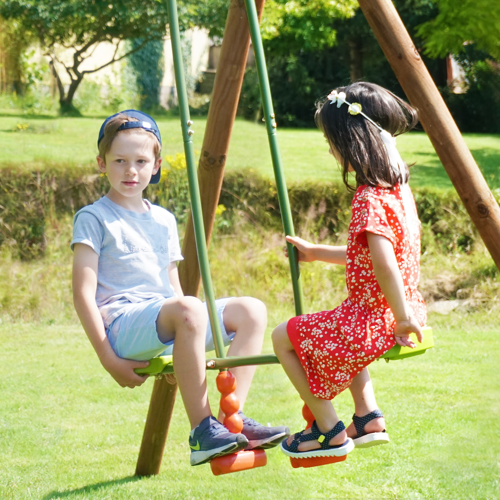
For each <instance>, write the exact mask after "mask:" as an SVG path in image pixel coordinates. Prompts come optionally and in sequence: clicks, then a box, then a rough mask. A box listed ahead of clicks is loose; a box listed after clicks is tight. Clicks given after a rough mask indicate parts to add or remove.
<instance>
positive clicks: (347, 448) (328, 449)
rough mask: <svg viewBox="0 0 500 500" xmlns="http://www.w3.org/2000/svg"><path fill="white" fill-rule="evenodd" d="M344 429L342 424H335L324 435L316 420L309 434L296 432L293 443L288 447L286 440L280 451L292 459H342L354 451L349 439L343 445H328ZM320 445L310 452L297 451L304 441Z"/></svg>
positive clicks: (282, 443)
mask: <svg viewBox="0 0 500 500" xmlns="http://www.w3.org/2000/svg"><path fill="white" fill-rule="evenodd" d="M344 430H345V427H344V424H343V422H337V424H336V425H335V427H334V428H333V429H332V430H331V431H329V432H326V433H324V434H323V433H322V432H321V431H320V430H319V429H318V426H317V424H316V420H315V421H314V422H313V424H312V426H311V432H310V433H309V434H304V431H302V432H298V433H297V434H295V435H294V436H293V438H294V439H293V441H292V442H291V444H290V445H288V444H287V442H286V441H287V440H286V439H285V440H284V441H282V442H281V451H282V452H283V453H284V454H285V455H288V456H289V457H294V458H310V457H343V456H344V455H347V454H348V453H350V452H351V451H352V450H353V449H354V443H353V442H352V439H351V438H347V440H346V441H345V442H344V444H341V445H339V446H330V445H329V444H328V443H329V442H330V439H332V438H333V437H335V436H336V435H337V434H339V433H340V432H342V431H344ZM315 440H317V441H318V442H319V443H320V446H321V448H319V449H317V450H310V451H299V444H300V443H304V442H306V441H315Z"/></svg>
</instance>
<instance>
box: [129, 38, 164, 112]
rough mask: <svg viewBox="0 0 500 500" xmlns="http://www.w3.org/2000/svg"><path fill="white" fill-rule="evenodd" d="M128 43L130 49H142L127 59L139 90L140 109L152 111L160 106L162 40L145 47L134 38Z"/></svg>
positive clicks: (150, 42)
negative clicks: (138, 47)
mask: <svg viewBox="0 0 500 500" xmlns="http://www.w3.org/2000/svg"><path fill="white" fill-rule="evenodd" d="M130 43H131V45H132V48H134V47H137V46H141V47H142V49H141V50H139V51H137V52H132V54H131V55H130V57H129V61H130V65H131V66H132V68H133V69H134V73H135V80H136V83H137V87H138V89H139V95H140V108H141V109H144V110H149V111H154V110H155V109H157V108H158V106H159V105H160V89H161V81H162V79H163V66H164V65H163V63H164V60H163V40H151V41H149V42H148V43H147V44H146V45H145V46H142V45H143V44H142V40H141V39H140V38H135V39H134V40H131V41H130Z"/></svg>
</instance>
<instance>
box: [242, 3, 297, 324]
mask: <svg viewBox="0 0 500 500" xmlns="http://www.w3.org/2000/svg"><path fill="white" fill-rule="evenodd" d="M245 7H246V10H247V15H248V22H249V25H250V37H251V39H252V45H253V50H254V53H255V62H256V65H257V74H258V75H259V83H260V94H261V97H262V107H263V108H264V117H265V122H266V129H267V136H268V138H269V146H270V148H271V158H272V161H273V169H274V177H275V179H276V188H277V190H278V201H279V205H280V210H281V218H282V220H283V228H284V230H285V234H287V235H290V236H295V232H294V228H293V219H292V212H291V210H290V201H289V199H288V191H287V189H286V182H285V176H284V174H283V167H282V163H281V156H280V151H279V147H278V137H277V135H276V127H277V125H276V120H275V114H274V110H273V103H272V99H271V87H270V86H269V78H268V75H267V67H266V59H265V55H264V48H263V46H262V38H261V36H260V29H259V18H258V15H257V9H256V7H255V1H254V0H245ZM286 246H287V250H288V258H289V261H290V272H291V275H292V286H293V296H294V299H295V313H296V315H297V316H299V315H300V314H303V312H304V297H303V294H302V281H301V278H300V269H299V260H298V253H297V249H296V248H295V247H294V246H293V245H291V244H290V243H288V242H287V244H286Z"/></svg>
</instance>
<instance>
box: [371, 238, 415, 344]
mask: <svg viewBox="0 0 500 500" xmlns="http://www.w3.org/2000/svg"><path fill="white" fill-rule="evenodd" d="M366 236H367V239H368V247H369V248H370V255H371V259H372V263H373V271H374V272H375V277H376V278H377V281H378V284H379V285H380V289H381V290H382V293H383V294H384V297H385V299H386V300H387V303H388V304H389V307H390V308H391V311H392V314H393V315H394V319H395V320H396V329H395V330H394V336H395V338H396V342H397V343H398V344H399V345H402V346H409V347H415V343H414V342H412V341H411V340H410V333H416V334H417V339H418V341H419V342H422V340H423V335H422V328H421V327H420V325H419V324H418V322H417V320H416V319H415V317H414V316H413V314H412V312H411V310H410V308H409V307H408V304H407V302H406V297H405V290H404V283H403V278H402V276H401V271H400V270H399V266H398V262H397V260H396V254H395V253H394V248H393V246H392V243H391V242H390V241H389V240H388V239H387V238H386V237H385V236H381V235H379V234H375V233H370V232H368V231H367V233H366Z"/></svg>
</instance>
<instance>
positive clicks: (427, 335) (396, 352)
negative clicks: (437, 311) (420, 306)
mask: <svg viewBox="0 0 500 500" xmlns="http://www.w3.org/2000/svg"><path fill="white" fill-rule="evenodd" d="M422 333H423V334H424V340H423V342H422V343H421V344H420V343H419V342H418V341H417V336H416V335H415V334H414V333H412V334H411V335H410V338H411V339H412V340H413V342H415V344H416V347H415V348H414V349H412V348H410V347H403V346H400V345H397V344H396V345H395V346H394V347H393V348H392V349H389V350H388V351H387V352H386V353H385V354H383V355H382V356H381V358H383V359H385V360H386V361H391V360H396V359H405V358H410V357H412V356H418V355H419V354H424V353H425V351H427V349H430V348H431V347H434V338H433V337H432V328H431V327H429V326H425V327H424V328H422Z"/></svg>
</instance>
